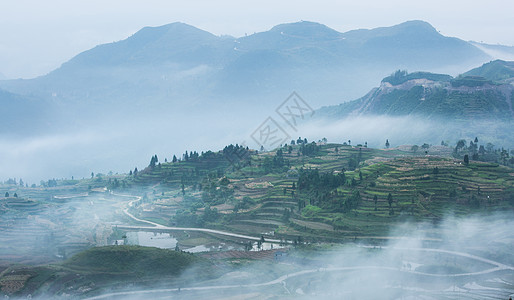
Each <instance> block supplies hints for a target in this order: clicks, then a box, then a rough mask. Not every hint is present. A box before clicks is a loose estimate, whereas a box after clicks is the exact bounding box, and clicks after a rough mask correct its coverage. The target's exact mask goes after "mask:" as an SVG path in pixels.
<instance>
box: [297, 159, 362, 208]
mask: <svg viewBox="0 0 514 300" xmlns="http://www.w3.org/2000/svg"><path fill="white" fill-rule="evenodd" d="M344 172H345V170H344V169H343V170H342V171H341V172H340V173H338V174H334V173H333V172H330V173H323V174H320V172H319V170H318V169H303V168H302V169H300V172H299V178H298V192H299V193H301V194H302V195H304V196H307V198H308V199H309V202H310V205H311V206H317V207H322V208H326V209H333V210H335V211H342V212H348V211H351V210H352V209H355V208H357V207H358V206H359V204H360V203H361V201H362V198H361V195H360V192H359V191H358V190H353V191H352V192H351V193H350V195H346V196H345V195H343V194H341V193H339V192H338V191H337V188H338V187H340V186H343V185H345V184H348V185H350V186H353V185H355V178H352V180H350V181H348V182H347V179H346V175H345V173H344ZM298 207H299V208H300V209H302V208H304V207H306V206H305V203H304V202H303V200H299V204H298ZM311 210H312V208H311Z"/></svg>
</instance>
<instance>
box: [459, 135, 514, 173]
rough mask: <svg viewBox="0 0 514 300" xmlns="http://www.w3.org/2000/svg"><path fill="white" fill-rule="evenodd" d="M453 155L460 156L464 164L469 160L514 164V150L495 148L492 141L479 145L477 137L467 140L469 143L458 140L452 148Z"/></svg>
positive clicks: (506, 164)
mask: <svg viewBox="0 0 514 300" xmlns="http://www.w3.org/2000/svg"><path fill="white" fill-rule="evenodd" d="M453 156H454V157H456V158H462V159H463V160H464V163H465V164H468V163H469V160H475V161H485V162H495V163H499V164H503V165H505V166H514V150H512V151H510V153H509V151H508V150H507V149H504V148H495V146H494V145H493V144H492V143H487V144H486V145H485V146H484V145H479V141H478V138H477V137H475V139H474V140H471V141H469V144H468V143H467V141H466V140H464V139H461V140H459V141H458V142H457V144H456V145H455V148H454V149H453Z"/></svg>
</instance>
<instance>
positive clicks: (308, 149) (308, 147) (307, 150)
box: [299, 142, 321, 156]
mask: <svg viewBox="0 0 514 300" xmlns="http://www.w3.org/2000/svg"><path fill="white" fill-rule="evenodd" d="M320 150H321V146H318V145H316V143H315V142H312V143H302V144H301V145H300V149H299V153H301V154H302V155H307V156H315V155H317V154H318V153H319V151H320Z"/></svg>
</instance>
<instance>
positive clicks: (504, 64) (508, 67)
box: [463, 59, 514, 82]
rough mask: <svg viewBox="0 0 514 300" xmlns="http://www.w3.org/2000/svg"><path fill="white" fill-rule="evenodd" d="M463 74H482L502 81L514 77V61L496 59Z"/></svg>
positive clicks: (487, 77) (493, 79) (490, 78)
mask: <svg viewBox="0 0 514 300" xmlns="http://www.w3.org/2000/svg"><path fill="white" fill-rule="evenodd" d="M463 76H481V77H484V78H486V79H488V80H491V81H494V82H501V81H504V80H506V79H510V78H513V77H514V63H513V62H511V61H503V60H499V59H498V60H494V61H491V62H488V63H486V64H483V65H482V66H480V67H478V68H475V69H473V70H470V71H468V72H466V73H464V74H463Z"/></svg>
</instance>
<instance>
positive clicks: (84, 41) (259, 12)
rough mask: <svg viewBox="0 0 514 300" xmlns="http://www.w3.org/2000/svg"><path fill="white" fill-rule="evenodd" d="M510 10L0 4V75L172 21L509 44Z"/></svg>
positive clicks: (163, 2) (389, 4)
mask: <svg viewBox="0 0 514 300" xmlns="http://www.w3.org/2000/svg"><path fill="white" fill-rule="evenodd" d="M512 12H514V1H509V0H507V1H500V0H491V1H487V2H485V1H480V2H478V1H469V0H468V1H461V0H458V1H448V0H433V1H415V0H390V1H369V0H358V1H356V0H355V1H334V0H332V1H330V0H317V1H304V0H296V1H277V0H259V1H244V0H218V1H213V0H189V1H174V0H147V1H142V0H141V1H135V0H109V1H106V0H87V1H84V0H46V1H39V0H16V1H14V0H1V2H0V37H1V39H0V78H1V77H4V78H5V77H7V78H18V77H23V78H28V77H34V76H38V75H42V74H45V73H47V72H49V71H51V70H53V69H55V68H57V67H58V66H59V65H60V64H61V63H63V62H64V61H66V60H68V59H70V58H71V57H73V56H74V55H76V54H78V53H79V52H81V51H84V50H87V49H89V48H92V47H94V46H95V45H97V44H100V43H107V42H112V41H117V40H120V39H124V38H126V37H128V36H129V35H131V34H132V33H134V32H136V31H137V30H139V29H140V28H142V27H144V26H158V25H163V24H167V23H171V22H175V21H181V22H185V23H188V24H191V25H193V26H196V27H199V28H201V29H204V30H207V31H210V32H212V33H214V34H218V35H220V34H229V35H233V36H242V35H244V34H245V33H248V34H251V33H253V32H258V31H264V30H268V29H269V28H271V27H272V26H274V25H277V24H280V23H286V22H296V21H300V20H309V21H315V22H320V23H323V24H326V25H327V26H329V27H332V28H334V29H336V30H338V31H342V32H344V31H348V30H351V29H357V28H373V27H379V26H390V25H394V24H398V23H401V22H404V21H407V20H413V19H420V20H425V21H428V22H430V23H431V24H432V25H433V26H434V27H436V28H437V29H438V30H439V31H440V32H441V33H442V34H444V35H448V36H456V37H459V38H462V39H464V40H475V41H484V42H487V43H492V44H497V43H500V44H506V45H514V34H513V33H514V18H513V17H512ZM2 74H3V75H2Z"/></svg>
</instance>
